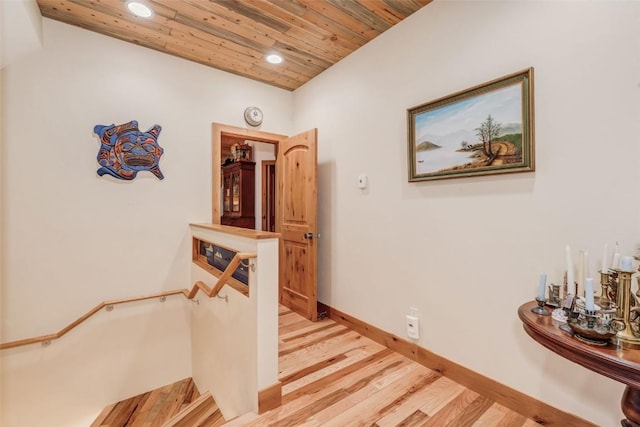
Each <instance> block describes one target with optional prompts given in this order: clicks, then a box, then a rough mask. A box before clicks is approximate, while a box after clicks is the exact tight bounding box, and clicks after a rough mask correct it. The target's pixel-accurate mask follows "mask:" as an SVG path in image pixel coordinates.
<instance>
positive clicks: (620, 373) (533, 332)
mask: <svg viewBox="0 0 640 427" xmlns="http://www.w3.org/2000/svg"><path fill="white" fill-rule="evenodd" d="M536 305H537V303H536V302H535V301H532V302H528V303H525V304H522V305H521V306H520V308H518V316H519V317H520V320H522V326H523V327H524V330H525V331H526V332H527V334H529V336H530V337H531V338H533V339H534V340H536V341H537V342H538V343H540V344H542V345H543V346H545V347H547V348H548V349H549V350H551V351H553V352H554V353H556V354H558V355H560V356H562V357H564V358H565V359H567V360H570V361H572V362H574V363H577V364H579V365H582V366H584V367H585V368H587V369H590V370H592V371H594V372H597V373H599V374H601V375H604V376H605V377H608V378H611V379H614V380H616V381H619V382H621V383H623V384H626V386H627V387H626V388H625V390H624V393H623V394H622V402H621V405H622V413H623V414H624V415H625V417H627V418H626V419H624V420H622V421H621V424H622V425H623V426H624V427H640V350H629V349H624V348H619V347H616V346H615V345H613V344H609V345H607V346H605V347H599V346H592V345H589V344H585V343H583V342H580V341H578V340H577V339H575V338H573V337H572V336H570V335H569V334H567V333H566V332H564V331H562V330H560V328H558V322H557V321H555V320H553V319H552V318H551V316H539V315H537V314H535V313H532V312H531V309H532V308H533V307H535V306H536Z"/></svg>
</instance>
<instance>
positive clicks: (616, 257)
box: [611, 242, 620, 270]
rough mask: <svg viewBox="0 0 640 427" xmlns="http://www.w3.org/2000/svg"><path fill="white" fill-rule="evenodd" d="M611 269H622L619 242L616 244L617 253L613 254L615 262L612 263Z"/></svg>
mask: <svg viewBox="0 0 640 427" xmlns="http://www.w3.org/2000/svg"><path fill="white" fill-rule="evenodd" d="M611 269H612V270H619V269H620V250H619V249H618V242H616V251H615V252H614V253H613V260H612V261H611Z"/></svg>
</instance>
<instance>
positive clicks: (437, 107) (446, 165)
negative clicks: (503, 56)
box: [407, 68, 535, 182]
mask: <svg viewBox="0 0 640 427" xmlns="http://www.w3.org/2000/svg"><path fill="white" fill-rule="evenodd" d="M407 112H408V134H409V138H408V140H409V141H408V142H409V150H408V158H409V181H410V182H412V181H426V180H435V179H445V178H460V177H468V176H478V175H489V174H502V173H511V172H531V171H533V170H534V169H535V164H534V140H533V68H529V69H527V70H524V71H520V72H518V73H514V74H511V75H508V76H505V77H502V78H499V79H496V80H493V81H491V82H488V83H484V84H482V85H479V86H476V87H473V88H470V89H467V90H464V91H461V92H458V93H455V94H453V95H449V96H447V97H444V98H440V99H436V100H435V101H431V102H428V103H426V104H422V105H418V106H416V107H413V108H410V109H408V110H407Z"/></svg>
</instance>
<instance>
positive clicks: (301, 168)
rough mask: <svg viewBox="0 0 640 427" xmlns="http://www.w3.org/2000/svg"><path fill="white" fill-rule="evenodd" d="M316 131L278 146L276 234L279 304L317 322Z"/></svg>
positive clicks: (286, 140)
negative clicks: (278, 257)
mask: <svg viewBox="0 0 640 427" xmlns="http://www.w3.org/2000/svg"><path fill="white" fill-rule="evenodd" d="M316 140H317V130H316V129H312V130H309V131H306V132H303V133H301V134H298V135H296V136H293V137H290V138H287V139H284V140H282V141H280V142H279V144H278V159H277V165H278V167H277V168H276V175H277V191H276V232H278V233H280V235H281V238H280V255H281V256H280V265H279V271H280V280H279V282H280V292H279V293H280V303H281V304H283V305H285V306H287V307H289V308H291V309H292V310H294V311H296V312H298V313H300V314H301V315H303V316H304V317H306V318H307V319H310V320H312V321H315V320H317V241H316V237H317V231H318V230H317V193H318V179H317V144H316Z"/></svg>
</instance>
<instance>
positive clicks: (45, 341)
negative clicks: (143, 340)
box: [0, 252, 257, 350]
mask: <svg viewBox="0 0 640 427" xmlns="http://www.w3.org/2000/svg"><path fill="white" fill-rule="evenodd" d="M256 257H257V254H256V253H254V252H238V253H236V254H235V256H234V257H233V258H232V259H231V262H229V265H228V266H227V268H225V270H224V271H223V272H222V274H221V275H220V276H219V277H218V281H217V282H216V284H215V285H214V286H213V287H212V288H209V287H208V286H207V285H206V284H205V283H204V282H201V281H197V282H196V283H195V284H194V285H193V287H192V288H191V290H189V289H186V288H184V289H175V290H172V291H164V292H158V293H155V294H150V295H144V296H137V297H130V298H122V299H117V300H110V301H103V302H101V303H100V304H98V305H96V306H95V307H94V308H92V309H91V310H89V311H88V312H86V313H85V314H83V315H82V316H80V317H79V318H78V319H76V320H74V321H73V322H71V323H69V324H68V325H67V326H65V327H64V328H62V329H60V330H59V331H58V332H56V333H53V334H48V335H41V336H38V337H33V338H25V339H21V340H17V341H9V342H6V343H2V344H0V350H7V349H9V348H14V347H20V346H24V345H29V344H36V343H39V342H41V343H42V345H44V346H48V345H49V344H51V341H52V340H55V339H58V338H61V337H62V336H64V335H65V334H67V333H68V332H69V331H71V330H72V329H74V328H75V327H76V326H78V325H80V324H81V323H83V322H84V321H85V320H87V319H89V318H90V317H91V316H93V315H94V314H96V313H97V312H99V311H100V310H102V309H103V308H105V307H106V309H107V311H111V310H113V307H114V306H116V305H119V304H125V303H130V302H135V301H144V300H148V299H155V298H159V299H160V300H161V301H164V300H165V299H166V298H167V297H168V296H172V295H183V296H184V297H185V298H187V299H190V300H192V299H193V298H194V297H195V296H196V294H197V293H198V291H199V290H201V291H202V292H203V293H204V294H205V295H207V296H208V297H209V298H215V297H217V296H218V294H219V293H220V291H221V290H222V288H223V287H224V285H225V284H226V282H227V280H228V279H229V277H231V275H232V274H233V272H234V271H235V270H236V268H238V266H239V265H240V263H241V262H242V261H244V260H249V259H251V258H256Z"/></svg>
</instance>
